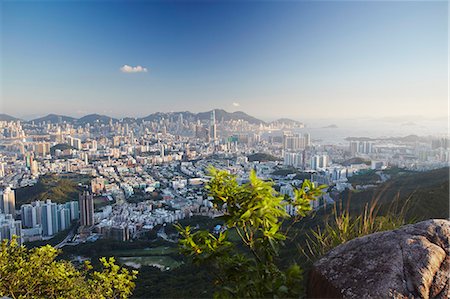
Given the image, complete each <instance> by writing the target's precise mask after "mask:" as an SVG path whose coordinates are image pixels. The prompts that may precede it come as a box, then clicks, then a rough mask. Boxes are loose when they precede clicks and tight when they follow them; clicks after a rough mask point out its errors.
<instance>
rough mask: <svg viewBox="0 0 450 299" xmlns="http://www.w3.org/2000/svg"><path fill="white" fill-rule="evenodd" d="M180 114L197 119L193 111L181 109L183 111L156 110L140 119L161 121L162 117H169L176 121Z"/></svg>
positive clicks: (186, 118) (187, 118)
mask: <svg viewBox="0 0 450 299" xmlns="http://www.w3.org/2000/svg"><path fill="white" fill-rule="evenodd" d="M180 115H182V116H183V119H185V120H195V115H196V114H194V113H192V112H189V111H181V112H156V113H152V114H150V115H147V116H146V117H142V118H140V119H139V120H140V121H143V120H144V121H156V122H157V121H160V120H162V119H168V120H171V121H176V120H178V119H179V118H180Z"/></svg>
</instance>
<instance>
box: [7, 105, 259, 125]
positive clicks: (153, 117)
mask: <svg viewBox="0 0 450 299" xmlns="http://www.w3.org/2000/svg"><path fill="white" fill-rule="evenodd" d="M212 111H215V115H216V121H222V120H224V121H230V120H245V121H247V122H249V123H251V124H255V125H259V124H267V123H266V122H265V121H263V120H260V119H258V118H256V117H254V116H251V115H249V114H247V113H245V112H243V111H235V112H227V111H225V110H224V109H213V110H209V111H205V112H199V113H193V112H190V111H178V112H154V113H151V114H149V115H147V116H144V117H123V118H120V119H119V118H114V117H110V116H108V115H102V114H97V113H92V114H87V115H85V116H82V117H80V118H75V117H71V116H67V115H60V114H53V113H50V114H48V115H46V116H43V117H39V118H36V119H33V120H30V121H29V122H35V123H42V122H44V121H45V122H46V123H61V122H67V123H72V124H77V125H85V124H86V123H91V124H92V123H94V122H97V121H98V122H99V123H102V124H107V123H109V122H110V120H112V121H113V122H118V121H123V122H127V123H132V122H142V121H160V120H162V119H171V118H172V119H174V118H179V117H180V115H182V117H183V119H187V120H191V121H195V120H209V119H210V117H211V112H212ZM8 116H9V115H8ZM10 117H11V118H13V117H12V116H10ZM0 120H1V115H0Z"/></svg>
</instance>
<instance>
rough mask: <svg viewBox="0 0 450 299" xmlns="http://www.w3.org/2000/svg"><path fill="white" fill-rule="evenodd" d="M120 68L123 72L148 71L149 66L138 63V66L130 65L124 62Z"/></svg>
mask: <svg viewBox="0 0 450 299" xmlns="http://www.w3.org/2000/svg"><path fill="white" fill-rule="evenodd" d="M120 70H121V71H122V73H146V72H147V68H145V67H143V66H140V65H137V66H129V65H127V64H124V65H123V66H122V67H121V68H120Z"/></svg>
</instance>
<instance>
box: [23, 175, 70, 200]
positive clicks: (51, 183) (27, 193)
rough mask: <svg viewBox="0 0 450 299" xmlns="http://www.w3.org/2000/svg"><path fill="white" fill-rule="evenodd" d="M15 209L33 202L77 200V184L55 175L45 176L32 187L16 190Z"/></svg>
mask: <svg viewBox="0 0 450 299" xmlns="http://www.w3.org/2000/svg"><path fill="white" fill-rule="evenodd" d="M15 191H16V208H19V207H20V206H21V205H23V204H26V203H30V202H32V201H35V200H46V199H51V200H52V202H56V203H65V202H68V201H71V200H78V189H77V182H76V181H75V180H71V179H63V178H59V177H58V176H56V175H50V174H49V175H45V176H42V177H40V178H39V181H38V182H37V183H36V184H35V185H33V186H27V187H23V188H19V189H16V190H15Z"/></svg>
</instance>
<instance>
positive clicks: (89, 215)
mask: <svg viewBox="0 0 450 299" xmlns="http://www.w3.org/2000/svg"><path fill="white" fill-rule="evenodd" d="M78 202H79V207H80V216H81V217H80V222H81V226H92V225H94V196H93V195H92V193H90V192H89V191H87V190H85V191H83V192H81V193H80V195H79V197H78Z"/></svg>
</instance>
